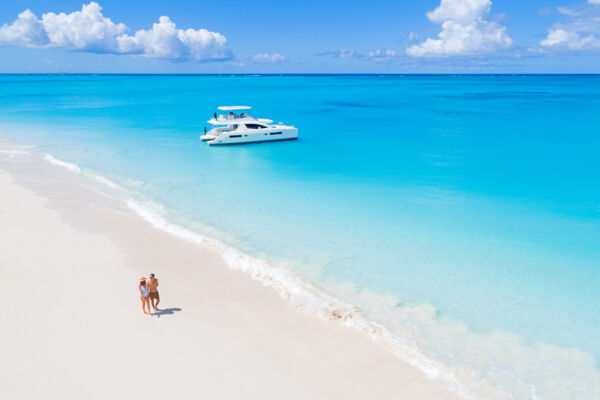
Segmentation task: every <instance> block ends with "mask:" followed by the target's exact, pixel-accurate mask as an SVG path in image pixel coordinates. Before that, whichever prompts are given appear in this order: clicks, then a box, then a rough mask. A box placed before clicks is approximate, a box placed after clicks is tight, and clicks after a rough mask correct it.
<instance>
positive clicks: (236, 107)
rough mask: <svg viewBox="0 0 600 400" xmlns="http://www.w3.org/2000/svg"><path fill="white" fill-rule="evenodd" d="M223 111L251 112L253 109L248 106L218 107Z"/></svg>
mask: <svg viewBox="0 0 600 400" xmlns="http://www.w3.org/2000/svg"><path fill="white" fill-rule="evenodd" d="M218 108H219V110H221V111H234V110H249V109H251V108H252V107H248V106H221V107H218Z"/></svg>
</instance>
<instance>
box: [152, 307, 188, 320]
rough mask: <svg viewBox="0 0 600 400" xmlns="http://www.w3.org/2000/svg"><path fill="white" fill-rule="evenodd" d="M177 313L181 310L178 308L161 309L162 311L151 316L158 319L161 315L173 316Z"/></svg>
mask: <svg viewBox="0 0 600 400" xmlns="http://www.w3.org/2000/svg"><path fill="white" fill-rule="evenodd" d="M177 311H181V308H178V307H171V308H163V309H162V310H160V309H159V310H158V311H157V312H155V313H154V314H153V315H154V316H156V317H157V318H160V317H161V315H173V314H175V313H176V312H177Z"/></svg>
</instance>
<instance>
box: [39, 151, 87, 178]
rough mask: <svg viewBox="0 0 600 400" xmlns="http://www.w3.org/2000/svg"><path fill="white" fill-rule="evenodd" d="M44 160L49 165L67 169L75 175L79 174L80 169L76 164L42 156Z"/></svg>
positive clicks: (49, 156) (47, 155)
mask: <svg viewBox="0 0 600 400" xmlns="http://www.w3.org/2000/svg"><path fill="white" fill-rule="evenodd" d="M44 160H46V161H48V162H49V163H50V164H54V165H57V166H59V167H62V168H65V169H68V170H69V171H71V172H75V173H77V174H79V173H81V168H79V166H78V165H77V164H73V163H70V162H67V161H63V160H59V159H58V158H55V157H54V156H52V155H50V154H46V155H45V156H44Z"/></svg>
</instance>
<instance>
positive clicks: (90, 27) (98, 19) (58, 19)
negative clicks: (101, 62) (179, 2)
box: [0, 2, 231, 62]
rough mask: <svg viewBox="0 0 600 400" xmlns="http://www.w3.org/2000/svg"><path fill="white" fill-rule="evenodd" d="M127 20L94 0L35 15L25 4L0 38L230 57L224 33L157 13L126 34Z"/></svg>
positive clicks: (175, 56) (176, 56) (98, 49)
mask: <svg viewBox="0 0 600 400" xmlns="http://www.w3.org/2000/svg"><path fill="white" fill-rule="evenodd" d="M127 31H128V28H127V26H125V25H124V24H122V23H119V24H115V23H114V22H112V21H111V19H110V18H106V17H104V16H103V15H102V7H100V5H99V4H98V3H96V2H90V3H89V4H87V5H83V6H82V8H81V11H75V12H72V13H70V14H65V13H60V14H55V13H46V14H43V15H42V17H41V18H40V19H38V18H37V17H36V16H35V14H33V13H32V12H31V11H30V10H25V11H23V12H22V13H21V14H19V16H18V18H17V19H16V20H15V21H14V22H13V23H12V24H5V25H3V26H2V27H0V44H11V45H16V46H23V47H35V48H53V49H64V50H70V51H89V52H95V53H113V54H139V55H143V56H147V57H155V58H164V59H169V60H172V61H188V60H191V61H197V62H206V61H220V60H228V59H230V58H231V51H230V50H229V49H228V48H227V47H226V39H225V36H223V35H221V34H220V33H216V32H210V31H208V30H206V29H199V30H194V29H187V30H183V29H177V28H176V26H175V24H174V23H173V22H172V21H171V20H170V19H169V17H166V16H162V17H160V19H159V22H158V23H155V24H154V25H153V27H152V29H151V30H139V31H137V32H136V33H135V34H134V35H133V36H130V35H128V34H127V33H126V32H127Z"/></svg>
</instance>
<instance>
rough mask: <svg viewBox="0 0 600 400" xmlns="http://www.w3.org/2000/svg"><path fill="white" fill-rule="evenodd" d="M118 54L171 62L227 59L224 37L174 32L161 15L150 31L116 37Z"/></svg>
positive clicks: (227, 52)
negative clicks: (138, 55)
mask: <svg viewBox="0 0 600 400" xmlns="http://www.w3.org/2000/svg"><path fill="white" fill-rule="evenodd" d="M117 42H118V47H119V51H120V52H122V53H129V54H143V55H144V56H147V57H156V58H166V59H170V60H174V61H187V60H192V61H200V62H206V61H219V60H227V59H230V58H231V52H230V50H229V49H227V48H226V47H225V42H226V39H225V36H223V35H221V34H220V33H217V32H210V31H208V30H206V29H199V30H194V29H187V30H183V29H177V27H176V26H175V23H174V22H173V21H171V19H170V18H169V17H165V16H162V17H160V18H159V20H158V23H155V24H153V25H152V29H150V30H143V29H142V30H139V31H137V32H136V33H135V35H134V36H129V35H121V36H119V37H117Z"/></svg>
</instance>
